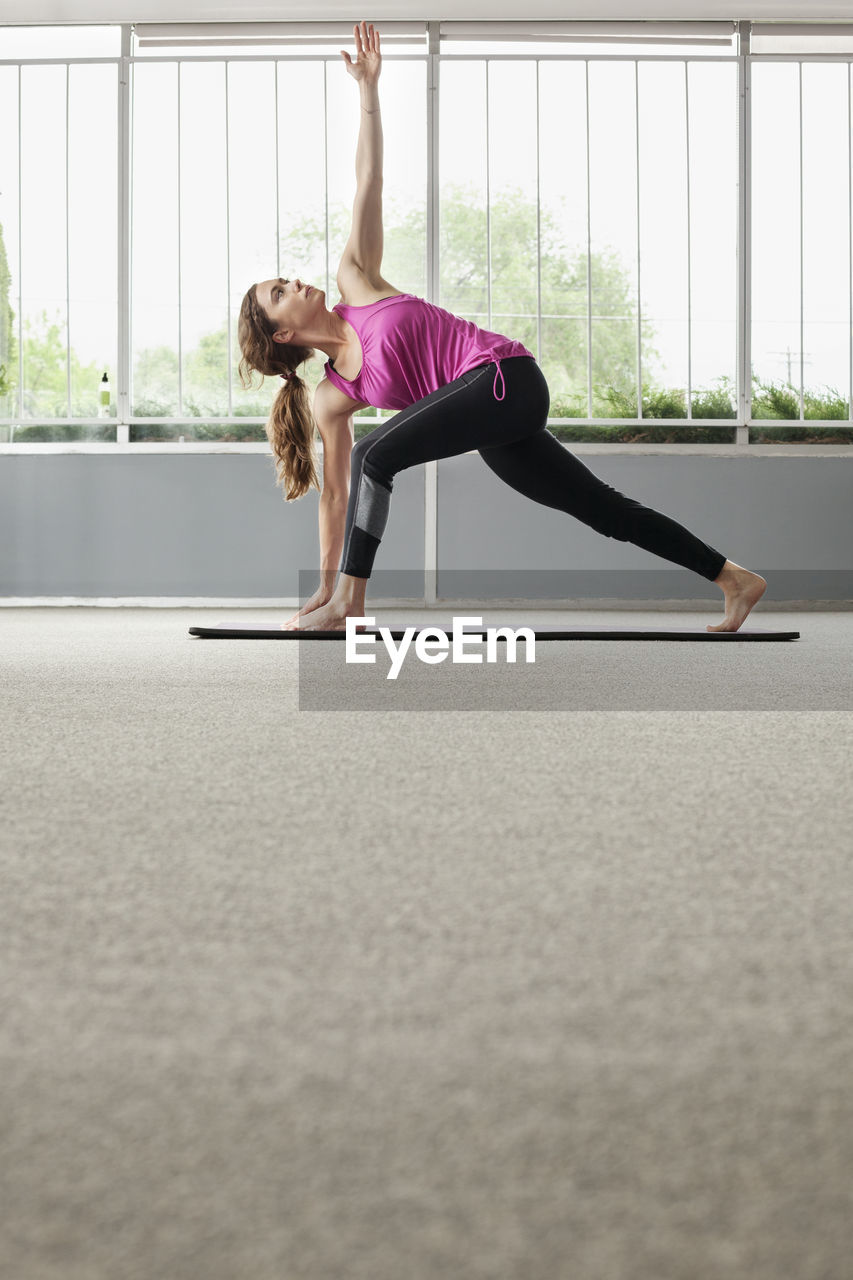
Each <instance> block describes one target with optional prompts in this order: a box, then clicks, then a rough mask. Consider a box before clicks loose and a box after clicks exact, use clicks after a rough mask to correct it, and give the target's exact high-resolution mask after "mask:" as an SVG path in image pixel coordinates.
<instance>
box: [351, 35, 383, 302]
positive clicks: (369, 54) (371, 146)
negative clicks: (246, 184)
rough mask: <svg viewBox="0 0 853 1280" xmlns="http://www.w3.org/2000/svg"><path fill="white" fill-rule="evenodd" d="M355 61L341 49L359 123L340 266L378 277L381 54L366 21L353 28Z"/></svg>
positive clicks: (380, 201)
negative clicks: (357, 105)
mask: <svg viewBox="0 0 853 1280" xmlns="http://www.w3.org/2000/svg"><path fill="white" fill-rule="evenodd" d="M353 33H354V35H355V43H356V53H357V58H356V61H355V62H353V61H352V59H351V58H350V56H349V54H348V53H345V52H344V51H343V49H342V50H341V57H342V58H343V59H344V61H345V63H346V68H347V71H348V72H349V73H350V75H351V76H352V77H353V79H354V80H357V81H358V87H359V94H360V97H361V113H360V114H361V123H360V125H359V132H358V147H357V150H356V157H355V176H356V193H355V203H354V205H353V212H352V230H351V232H350V237H349V240H348V241H347V244H346V248H345V249H344V252H343V257H342V258H341V266H342V267H345V266H346V265H347V263H348V262H352V263H354V264H355V265H356V266H357V267H358V268H359V269H360V270H361V271H362V272H363V273H364V274H365V275H366V276H367V277H368V279H373V278H375V277H378V276H379V275H380V272H381V267H382V251H383V229H382V165H383V139H382V116H381V113H380V110H379V85H378V81H379V75H380V72H381V70H382V53H381V50H380V47H379V32H378V31H376V30H375V28H374V27H373V25H372V24H371V26H370V27H369V28H368V25H367V23H366V22H362V23H361V27H359V26H355V27H354V28H353Z"/></svg>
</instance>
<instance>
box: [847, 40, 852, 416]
mask: <svg viewBox="0 0 853 1280" xmlns="http://www.w3.org/2000/svg"><path fill="white" fill-rule="evenodd" d="M851 74H853V63H851V64H848V67H847V253H848V261H849V264H850V320H849V323H848V329H847V332H848V335H849V339H850V351H849V357H850V359H849V371H850V376H849V381H848V387H849V394H848V396H847V421H848V422H850V421H851V420H853V162H851V155H853V116H851V103H850V77H851Z"/></svg>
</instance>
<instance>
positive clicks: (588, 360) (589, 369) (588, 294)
mask: <svg viewBox="0 0 853 1280" xmlns="http://www.w3.org/2000/svg"><path fill="white" fill-rule="evenodd" d="M584 71H585V73H586V86H585V87H586V397H587V417H589V418H591V417H592V181H591V178H592V166H591V164H590V158H589V63H588V62H584Z"/></svg>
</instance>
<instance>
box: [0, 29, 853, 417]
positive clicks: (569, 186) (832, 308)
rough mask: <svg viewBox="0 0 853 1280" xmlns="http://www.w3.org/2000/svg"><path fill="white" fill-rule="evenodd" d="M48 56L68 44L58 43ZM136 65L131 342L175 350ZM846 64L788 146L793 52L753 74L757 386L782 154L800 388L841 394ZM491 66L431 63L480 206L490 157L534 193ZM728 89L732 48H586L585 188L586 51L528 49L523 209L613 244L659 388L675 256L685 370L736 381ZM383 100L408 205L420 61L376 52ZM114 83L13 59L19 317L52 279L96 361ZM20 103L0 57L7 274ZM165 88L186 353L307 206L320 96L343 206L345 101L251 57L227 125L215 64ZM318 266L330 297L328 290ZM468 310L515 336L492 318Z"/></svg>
mask: <svg viewBox="0 0 853 1280" xmlns="http://www.w3.org/2000/svg"><path fill="white" fill-rule="evenodd" d="M63 51H64V53H63V56H69V55H70V56H73V54H74V53H75V50H74V49H72V48H71V47H70V46H69V45H68V44H67V43H65V44H63ZM84 52H88V51H84ZM104 52H110V53H112V52H113V50H112V49H105V50H104ZM45 54H46V51H45ZM134 75H135V100H134V173H133V261H134V271H133V295H134V315H133V326H134V328H133V337H134V347H135V348H139V347H145V346H152V345H160V344H166V345H172V346H174V347H176V346H177V321H176V313H177V311H176V309H177V301H178V287H179V273H178V238H177V235H176V227H177V225H178V181H177V173H178V163H177V161H178V137H177V129H176V120H177V118H178V78H177V73H176V69H175V67H174V66H173V65H166V64H157V65H155V64H150V65H145V66H141V65H140V64H137V66H136V70H135V72H134ZM850 75H851V68H850V66H849V65H846V64H842V63H832V64H826V63H825V64H804V66H803V68H802V125H803V133H802V155H801V150H800V125H799V119H800V70H799V67H798V66H797V64H795V63H775V64H769V63H764V64H755V65H754V66H753V101H752V107H753V187H752V193H753V201H752V217H753V224H754V229H755V230H754V236H753V245H752V247H753V264H752V265H753V277H752V280H753V313H754V324H753V333H752V338H753V367H754V369H755V372H756V373H757V374H758V375H759V376H760V377H763V378H767V379H774V380H780V379H783V378H787V377H788V372H789V368H790V371H791V374H792V376H793V377H794V380H795V382H796V381H798V378H799V353H800V342H801V338H800V290H801V280H800V270H801V268H800V209H801V194H800V192H801V187H800V165H801V163H802V179H803V181H802V216H803V242H804V258H803V282H802V283H803V299H804V307H805V331H804V349H805V359H806V366H805V380H806V384H807V386H812V387H823V386H833V387H834V388H835V389H836V390H838V391H839V392H840V394H841V395H842V396H846V395H847V394H848V391H849V383H850V334H851V329H850V296H851V269H850V212H849V182H850V170H851V144H850V111H849V91H850ZM488 80H489V84H488V91H487V87H486V70H485V64H484V63H483V62H462V61H460V62H456V63H451V62H449V61H445V62H444V63H443V64H442V69H441V99H440V100H441V116H440V155H441V165H440V181H441V184H449V185H452V184H463V185H468V186H469V187H472V188H474V189H476V190H477V192H478V193H479V195H480V198H482V199H485V191H486V181H487V158H488V183H489V187H490V190H491V193H492V196H493V197H494V196H495V195H497V194H498V193H499V192H500V191H501V190H502V189H505V188H506V187H514V186H519V185H521V186H522V187H524V188H525V189H526V190H529V191H530V192H531V193H533V192H535V190H536V186H537V149H536V136H537V132H536V131H537V92H536V64H535V62H534V61H533V60H532V59H525V60H523V61H520V62H514V63H507V62H504V63H500V62H492V63H491V64H490V67H489V73H488ZM736 86H737V75H736V65H735V63H734V62H729V63H721V62H716V61H711V60H709V59H707V58H703V59H701V60H700V59H696V60H694V61H692V62H690V63H689V65H688V69H687V75H685V64H684V62H670V63H664V62H661V61H655V62H649V63H640V64H639V67H638V77H637V79H636V80H635V73H634V65H633V63H631V62H607V63H596V62H590V64H589V80H588V92H589V139H590V153H589V186H587V153H586V135H587V114H586V99H587V79H586V73H585V66H584V63H583V62H582V61H576V62H560V63H548V62H545V61H543V62H542V63H540V71H539V94H538V127H539V153H538V160H539V165H538V183H539V192H540V199H541V201H542V204H543V208H546V209H549V210H550V211H551V212H552V213H553V214H554V216H555V217H558V218H559V219H560V221H561V224H562V226H563V227H564V229H565V235H566V239H567V241H568V243H570V244H572V245H574V246H577V247H579V248H580V247H584V248H585V246H586V243H587V233H588V226H587V216H588V214H589V218H590V220H591V235H592V248H593V251H594V252H607V251H611V252H613V253H615V254H616V255H617V256H618V257H619V259H620V261H621V262H622V263H623V265H624V267H625V269H626V271H628V272H629V274H630V275H631V277H632V279H633V280H634V282H635V287H636V280H637V274H638V270H639V287H640V298H641V302H642V309H643V315H644V318H646V319H648V320H650V321H651V322H652V323H653V325H654V328H655V331H656V337H655V340H654V345H655V346H656V347H657V348H658V350H659V351H660V353H661V361H660V363H655V366H654V368H653V369H652V370H650V372H652V373H653V374H654V376H655V377H656V378H657V379H659V380H660V381H661V382H663V383H665V384H666V385H670V386H682V387H686V386H687V380H688V360H687V303H688V262H689V264H690V279H689V289H690V307H691V316H692V344H693V351H692V370H691V375H692V385H693V387H694V389H695V388H697V387H704V386H709V385H711V383H712V382H713V381H714V380H716V379H717V378H719V377H720V376H722V375H727V376H729V377H732V378H734V376H735V350H736V347H735V344H736V332H735V325H736V304H737V257H736V255H737V250H736V245H737V240H736V235H737V180H738V173H737V93H736ZM380 92H381V100H382V103H383V113H382V118H383V128H384V136H385V199H386V207H390V205H391V204H392V203H393V205H394V207H395V208H397V209H399V210H404V209H406V208H410V207H417V206H420V207H421V208H422V207H423V206H424V202H425V198H426V185H425V173H426V127H425V98H426V72H425V66H424V64H423V63H417V62H403V61H395V60H394V58H393V55H391V54H389V53H386V55H385V60H384V64H383V73H382V79H381V81H380ZM66 93H67V95H68V96H67V105H68V139H69V151H68V157H67V166H66V149H65V142H66V130H65V121H66ZM115 93H116V73H115V69H114V68H113V67H110V66H101V67H97V68H91V67H88V68H83V67H72V68H71V74H70V78H69V81H68V85H67V86H66V77H65V69H64V68H61V67H32V68H26V69H25V72H24V75H23V79H22V88H21V94H22V131H21V138H22V151H21V189H22V202H23V203H22V208H23V219H22V222H21V226H22V237H21V251H22V254H23V262H24V280H25V285H26V294H27V309H28V310H32V311H36V310H41V308H42V307H47V308H48V310H53V309H57V310H59V309H61V310H62V311H63V313H64V306H65V301H64V300H65V297H66V291H67V290H69V289H70V295H71V297H72V299H73V302H72V309H71V331H72V343H73V346H74V348H75V350H76V351H77V352H78V354H79V355H80V357H81V359H82V360H83V361H84V362H86V361H89V360H92V361H94V362H95V363H97V364H104V366H105V367H107V366H109V367H113V366H114V363H115V354H114V352H115V346H116V339H115V309H116V294H115V278H116V267H115V264H116V259H117V253H118V245H117V237H116V216H115V213H116V201H115V190H116V172H117V166H116V149H117V134H116V121H115ZM17 95H18V82H17V72H16V71H15V69H14V68H11V67H0V120H3V121H4V125H3V131H4V135H5V136H4V145H3V147H2V148H0V223H2V225H3V228H4V234H5V238H6V247H7V252H8V254H9V258H10V267H11V268H12V273H13V281H14V284H15V287H17V271H18V262H17V224H18V209H17V188H18V172H17V163H18V157H17V146H16V145H9V144H10V143H12V144H15V143H16V139H15V138H14V136H12V137H11V138H10V137H9V132H8V131H9V128H10V122H12V133H13V135H14V133H15V132H16V122H17V109H18V104H17ZM180 95H181V97H180V120H181V147H180V156H181V170H180V201H181V204H180V226H181V229H182V234H181V241H180V265H181V272H180V301H181V308H182V317H183V319H182V323H183V331H182V332H183V343H184V347H185V348H191V347H192V346H194V345H195V343H196V341H197V339H198V337H199V336H200V335H201V334H203V333H205V332H209V331H211V330H212V329H215V328H217V327H218V326H219V325H220V324H221V323H222V322H223V320H224V318H225V315H226V299H227V296H228V286H229V272H230V285H231V305H232V309H233V311H234V313H236V309H237V307H238V306H239V301H240V298H241V297H242V294H243V292H244V291H245V288H246V287H247V286H248V284H249V283H251V282H252V281H253V280H258V279H264V278H269V277H270V276H273V275H276V274H278V270H279V264H278V263H277V262H276V257H275V255H276V217H277V216H278V224H279V226H280V227H282V228H285V227H286V226H287V225H288V224H289V222H290V221H291V219H296V220H301V218H302V217H304V216H305V215H306V213H309V214H313V215H315V216H316V217H318V218H320V219H321V218H322V216H323V214H324V209H325V201H326V189H325V184H326V167H325V163H324V98H325V99H326V106H327V111H328V116H327V137H326V138H325V142H326V145H327V146H328V199H329V201H330V203H343V204H345V205H346V206H347V207H350V206H351V204H352V198H353V195H354V191H355V150H356V141H357V130H358V124H359V119H360V117H359V114H358V112H357V110H356V106H357V101H358V90H357V86H356V85H355V83H354V82H353V81H352V79H351V78H350V77H349V76H348V75H347V73H346V71H345V68H344V65H343V61H342V60H340V59H338V61H331V62H330V63H329V64H328V74H327V76H326V77H325V78H324V74H323V64H322V63H299V64H295V63H287V64H285V63H282V64H280V66H279V71H278V75H277V76H276V72H275V69H274V65H273V64H272V63H271V62H264V63H260V64H257V63H256V64H245V63H244V64H239V63H232V64H231V67H230V71H229V75H228V117H227V118H226V110H225V72H224V66H223V64H222V63H207V64H200V65H193V66H189V67H185V69H184V70H183V71H182V73H181V85H180ZM688 100H689V119H690V129H689V135H688V131H687V128H686V120H687V112H686V109H685V108H686V103H687V101H688ZM487 101H488V107H489V117H488V131H489V137H488V146H487V140H486V128H487V121H486V103H487ZM638 103H639V139H638V138H637V132H636V119H637V115H636V112H637V106H638ZM57 122H59V127H57ZM226 137H227V139H228V148H227V154H226ZM688 151H689V163H688ZM276 154H278V158H279V163H278V167H277V166H276ZM226 164H227V166H228V171H229V174H228V176H229V179H230V181H229V182H228V183H227V184H226ZM638 165H639V170H638ZM638 172H639V182H638ZM66 182H67V184H68V187H67V189H68V195H69V199H68V206H67V212H66V199H65V197H66ZM226 192H227V193H228V201H227V202H226ZM688 197H689V208H690V218H689V223H688V217H687V210H688ZM226 203H227V204H228V215H229V220H230V231H231V234H230V240H229V237H228V235H227V228H228V223H227V222H226ZM638 203H639V214H640V217H639V228H640V231H639V244H638V222H637V210H638ZM688 230H689V243H688ZM66 236H67V238H68V244H69V246H70V253H69V255H68V260H67V262H66V255H65V252H64V246H65V243H66ZM47 246H51V247H52V249H51V250H50V251H48V249H47ZM229 257H230V261H229ZM324 263H325V245H324V244H320V245H319V246H318V254H317V257H316V258H315V260H314V261H313V262H306V263H301V264H290V263H281V264H280V270H281V272H282V274H284V275H288V274H294V273H298V274H300V275H303V276H305V277H306V278H308V279H309V280H311V279H313V280H314V281H315V282H316V283H318V284H320V285H321V287H325V284H326V281H325V279H323V278H322V276H321V275H320V273H321V272H322V270H323V265H324ZM335 267H336V263H333V264H332V270H331V288H330V290H329V291H328V295H329V296H328V299H327V304H328V305H332V303H333V302H335V301H337V292H336V289H335V285H334V274H335ZM394 283H397V284H398V287H403V288H405V286H406V282H394ZM13 305H15V304H14V303H13ZM16 309H17V308H16ZM482 323H483V326H484V327H491V328H494V329H497V330H498V331H502V332H507V333H508V334H509V335H510V336H512V318H511V316H506V317H505V318H500V317H494V318H493V321H492V323H491V325H489V324H488V323H487V322H486V320H485V319H484V320H483V321H482ZM789 353H790V354H789Z"/></svg>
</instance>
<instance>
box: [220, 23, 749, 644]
mask: <svg viewBox="0 0 853 1280" xmlns="http://www.w3.org/2000/svg"><path fill="white" fill-rule="evenodd" d="M353 30H354V35H355V45H356V60H355V62H353V61H352V59H351V58H350V56H349V54H348V53H345V52H343V51H342V52H341V56H342V57H343V59H344V61H345V63H346V68H347V71H348V72H349V74H350V75H351V76H352V77H353V79H355V80H356V81H357V82H358V84H359V89H360V95H361V125H360V130H359V138H358V149H357V154H356V175H357V179H358V181H357V191H356V197H355V206H354V210H353V222H352V230H351V232H350V237H349V240H348V242H347V245H346V248H345V249H344V254H343V257H342V259H341V264H340V267H339V270H338V277H337V284H338V288H339V290H340V293H341V298H342V299H344V301H342V302H341V303H339V304H338V305H337V306H335V307H333V308H332V310H331V311H329V310H327V309H326V305H325V294H324V293H323V291H322V290H321V289H315V288H312V287H310V286H308V285H306V284H304V283H303V282H302V281H301V280H299V279H296V280H282V279H276V280H265V281H263V282H262V283H261V284H256V285H252V287H251V289H250V290H249V292H248V293H247V294H246V296H245V298H244V299H243V304H242V307H241V310H240V321H239V329H238V337H239V342H240V347H241V350H242V353H243V359H242V360H241V362H240V373H241V377H242V379H243V383H244V385H247V376H248V377H250V376H251V375H250V373H249V371H250V370H252V369H256V370H258V371H259V372H260V373H262V374H266V375H268V376H271V377H272V376H276V375H277V376H280V377H281V378H282V379H283V381H284V385H283V386H282V388H281V391H280V392H279V394H278V397H277V399H276V402H275V404H274V405H273V409H272V412H271V414H270V419H269V422H268V424H267V435H268V437H269V440H270V443H271V445H272V449H273V453H274V454H275V457H276V459H277V462H276V467H277V473H278V479H277V483H278V484H283V485H284V486H286V488H285V498H286V500H288V501H291V500H293V499H294V498H298V497H301V496H302V494H304V493H306V492H307V491H308V489H309V488H311V486H312V485H313V486H314V487H315V488H318V489H319V488H320V485H319V483H318V480H317V470H316V462H315V454H314V444H313V434H314V424H315V421H316V425H317V427H318V429H319V432H320V436H321V438H322V441H323V487H322V492H321V495H320V550H321V584H320V587H319V588H318V590H317V591H316V592H315V593H314V595H313V596H312V597H311V599H310V600H308V601H307V603H306V604H305V605H304V606H303V607H302V608H301V609H300V610H299V611H298V613H296V614H294V615H293V617H292V618H290V619H289V621H288V622H286V623H283V624H282V625H283V627H284V628H286V629H293V628H297V629H298V628H300V627H301V628H303V629H306V630H321V631H324V630H340V629H343V628H344V627H345V625H346V619H347V617H361V616H363V615H364V611H365V600H364V597H365V590H366V587H367V580H368V578H369V577H370V574H371V571H372V568H373V561H374V558H375V555H376V552H377V550H378V547H379V543H380V540H381V538H382V534H383V531H384V529H385V525H386V523H387V519H388V510H389V504H390V499H391V492H392V489H393V484H394V476H395V475H396V474H397V472H399V471H403V470H405V469H406V468H407V467H413V466H416V465H417V464H418V463H421V462H427V461H429V460H431V459H435V458H448V457H452V456H454V455H457V454H461V453H467V452H469V451H470V450H472V449H476V450H478V452H479V453H480V456H481V457H482V459H483V461H484V462H485V463H486V465H487V466H488V467H490V468H491V469H492V471H494V472H495V474H496V475H498V476H500V478H501V479H502V480H504V481H506V483H507V484H509V485H511V486H512V488H514V489H517V490H518V491H519V492H520V493H523V494H526V495H527V496H528V497H530V498H532V499H533V500H534V501H535V502H541V503H543V504H544V505H545V506H549V507H555V508H556V509H558V510H560V511H565V512H567V513H568V514H569V515H572V516H574V517H575V518H576V519H578V520H582V521H583V522H584V524H588V525H590V526H591V527H592V528H593V529H597V530H598V531H599V532H600V533H603V534H604V535H605V536H606V537H609V538H617V539H619V540H620V541H622V542H633V543H634V544H635V545H636V546H639V547H644V548H645V549H646V550H648V551H651V552H652V553H653V554H655V555H658V556H661V557H662V558H663V559H665V560H670V561H672V562H673V563H674V564H680V565H684V566H685V567H686V568H688V569H692V570H693V571H694V572H695V573H698V574H699V575H700V576H701V577H703V578H707V579H708V580H709V581H710V582H716V583H717V584H718V585H719V586H720V588H721V590H722V591H723V594H724V595H725V604H726V612H725V617H724V619H723V621H722V622H721V623H720V624H719V625H717V626H709V627H708V628H707V630H708V631H737V630H738V628H739V627H740V626H741V625H742V623H743V621H744V619H745V618H746V617H747V615H748V614H749V612H750V610H751V609H752V608H753V606H754V605H755V603H756V602H757V601H758V600H759V599H760V598H761V596H762V595H763V594H764V591H765V590H766V587H767V583H766V582H765V580H764V579H763V578H762V577H759V575H758V574H755V573H750V572H749V571H748V570H747V569H744V568H743V567H742V566H741V565H737V564H734V563H733V562H732V561H731V560H727V559H726V557H725V556H724V555H723V554H722V552H719V551H716V550H714V548H713V547H710V546H708V545H707V544H706V543H704V542H702V541H700V539H699V538H697V537H695V536H694V535H693V534H692V533H690V532H689V530H687V529H685V528H684V526H683V525H680V524H678V523H676V521H674V520H671V519H670V518H669V517H668V516H665V515H662V514H661V513H660V512H657V511H653V510H651V509H650V508H648V507H644V506H643V505H642V504H641V503H639V502H637V501H636V500H635V499H633V498H626V497H625V495H624V494H622V493H619V492H618V491H617V490H615V489H613V488H611V486H610V485H607V484H605V483H604V482H603V481H602V480H599V479H598V477H597V476H595V475H593V473H592V472H591V471H590V470H588V468H587V467H585V466H584V465H583V463H582V462H580V461H579V460H578V459H577V458H576V457H574V455H573V454H571V453H570V452H569V451H568V450H567V449H565V448H564V447H563V445H561V444H560V443H559V441H558V440H557V439H556V438H555V437H554V436H553V435H552V434H551V432H549V431H548V430H547V428H546V423H547V420H548V408H549V404H550V397H549V393H548V386H547V383H546V381H545V378H544V376H543V374H542V371H541V370H540V368H539V366H538V365H537V363H536V361H535V359H534V357H533V355H532V354H531V352H529V351H528V350H527V348H526V347H524V346H522V344H521V343H520V342H515V341H513V340H512V339H509V338H506V337H504V336H503V335H502V334H497V333H492V332H489V331H488V330H485V329H480V328H478V327H477V326H476V325H473V324H471V323H470V322H469V321H466V320H462V319H460V318H459V317H458V316H453V315H451V314H450V313H449V312H447V311H444V310H442V309H441V308H440V307H435V306H433V305H432V304H431V303H428V302H426V301H424V299H422V298H417V297H414V296H413V295H412V294H408V293H402V292H401V291H400V290H399V289H395V288H394V286H393V285H392V284H389V282H388V281H387V280H385V279H384V278H383V276H382V275H381V273H380V267H381V263H382V246H383V230H382V150H383V140H382V124H381V120H380V113H379V91H378V80H379V75H380V71H381V64H382V55H381V51H380V42H379V32H378V31H376V30H375V29H374V27H373V25H372V24H371V25H370V26H369V27H368V25H367V24H366V23H364V22H362V23H361V24H360V26H358V25H357V26H355V27H354V29H353ZM314 348H319V349H320V350H321V351H325V352H326V354H327V355H328V356H329V357H330V359H329V361H328V363H327V364H326V367H325V370H326V376H325V378H324V379H323V380H322V381H321V382H320V384H319V386H318V387H317V391H316V393H315V396H314V405H313V416H312V412H311V406H310V405H309V401H308V394H307V392H308V389H307V386H306V384H305V383H304V382H303V381H302V380H301V379H300V378H299V377H298V376H297V374H296V368H297V366H298V365H299V364H301V363H302V362H303V361H305V360H307V359H309V358H310V357H311V356H312V355H313V354H314ZM367 405H373V406H376V407H378V408H383V409H397V410H400V412H398V413H397V414H396V415H395V416H394V417H393V418H391V419H390V420H389V421H387V422H385V423H383V424H382V425H381V426H378V427H375V428H374V430H373V431H371V432H370V433H369V434H368V435H367V436H365V437H364V438H363V439H361V440H359V441H358V443H356V444H354V443H353V439H354V436H353V417H352V415H353V413H354V412H355V411H356V410H357V409H361V408H364V407H366V406H367ZM338 566H340V578H339V580H338V582H337V585H335V578H336V576H337V569H338Z"/></svg>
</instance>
